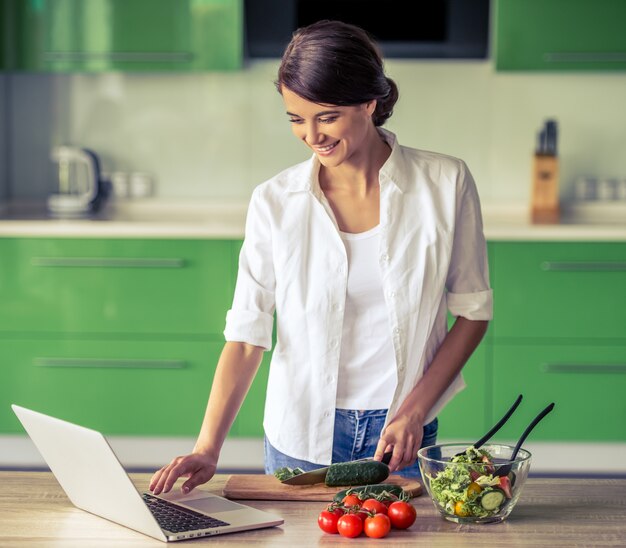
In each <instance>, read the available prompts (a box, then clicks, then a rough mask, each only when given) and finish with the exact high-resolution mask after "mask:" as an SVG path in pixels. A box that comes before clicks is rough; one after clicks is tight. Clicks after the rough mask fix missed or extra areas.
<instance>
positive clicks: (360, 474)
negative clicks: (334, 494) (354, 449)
mask: <svg viewBox="0 0 626 548" xmlns="http://www.w3.org/2000/svg"><path fill="white" fill-rule="evenodd" d="M388 477H389V466H387V465H386V464H384V463H382V462H380V461H377V460H368V461H366V462H338V463H335V464H331V465H330V467H329V468H328V472H326V481H325V483H326V485H327V486H328V487H341V486H343V485H346V486H350V485H370V484H372V483H381V482H383V481H385V480H386V479H387V478H388Z"/></svg>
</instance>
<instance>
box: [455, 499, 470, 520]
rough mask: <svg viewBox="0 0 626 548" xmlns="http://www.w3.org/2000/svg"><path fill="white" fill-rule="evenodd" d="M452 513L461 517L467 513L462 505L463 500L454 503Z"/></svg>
mask: <svg viewBox="0 0 626 548" xmlns="http://www.w3.org/2000/svg"><path fill="white" fill-rule="evenodd" d="M454 513H455V514H456V515H457V516H459V517H461V518H464V517H466V516H468V515H469V513H468V511H467V510H466V509H465V508H464V507H463V501H460V500H457V501H456V502H455V503H454Z"/></svg>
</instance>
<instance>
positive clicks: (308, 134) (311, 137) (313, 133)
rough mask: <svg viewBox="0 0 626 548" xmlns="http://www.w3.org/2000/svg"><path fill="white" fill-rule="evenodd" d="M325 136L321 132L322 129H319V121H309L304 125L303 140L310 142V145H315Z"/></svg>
mask: <svg viewBox="0 0 626 548" xmlns="http://www.w3.org/2000/svg"><path fill="white" fill-rule="evenodd" d="M322 139H323V137H322V135H321V134H320V130H319V126H318V124H317V123H315V122H309V123H307V124H305V126H304V132H303V135H302V140H303V141H304V142H305V143H307V144H309V145H314V144H316V143H319V142H320V140H322Z"/></svg>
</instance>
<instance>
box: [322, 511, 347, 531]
mask: <svg viewBox="0 0 626 548" xmlns="http://www.w3.org/2000/svg"><path fill="white" fill-rule="evenodd" d="M340 517H341V516H338V515H337V514H336V513H335V512H330V511H329V510H322V511H321V512H320V515H319V516H317V524H318V525H319V526H320V529H321V530H322V531H324V533H330V534H331V535H335V534H337V533H338V532H339V531H338V530H337V522H338V521H339V518H340Z"/></svg>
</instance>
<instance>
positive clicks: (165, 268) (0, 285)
mask: <svg viewBox="0 0 626 548" xmlns="http://www.w3.org/2000/svg"><path fill="white" fill-rule="evenodd" d="M232 254H233V247H232V244H231V242H230V241H218V240H211V241H203V240H193V241H187V240H126V239H118V240H105V239H62V240H61V239H43V238H42V239H26V238H24V239H0V256H1V257H2V260H1V261H0V301H1V302H2V303H3V306H2V307H0V331H8V332H13V333H16V332H63V333H109V334H118V333H124V334H148V333H150V334H161V333H168V334H202V335H205V334H207V333H213V334H220V335H221V333H222V332H223V330H224V323H225V316H226V311H227V310H228V309H229V308H230V305H231V302H232V295H233V290H234V277H235V274H234V272H233V261H232Z"/></svg>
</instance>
